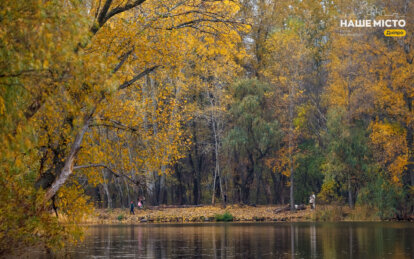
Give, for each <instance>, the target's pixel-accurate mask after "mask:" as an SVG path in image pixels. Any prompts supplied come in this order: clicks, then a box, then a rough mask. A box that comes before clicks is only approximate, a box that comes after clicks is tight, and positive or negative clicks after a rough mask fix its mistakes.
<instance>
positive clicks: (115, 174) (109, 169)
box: [73, 164, 140, 185]
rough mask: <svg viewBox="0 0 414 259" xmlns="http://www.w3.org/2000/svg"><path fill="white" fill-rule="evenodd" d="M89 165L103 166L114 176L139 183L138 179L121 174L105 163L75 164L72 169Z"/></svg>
mask: <svg viewBox="0 0 414 259" xmlns="http://www.w3.org/2000/svg"><path fill="white" fill-rule="evenodd" d="M90 167H103V168H106V169H107V170H108V171H109V172H110V173H111V174H113V175H114V176H115V177H124V178H125V179H127V180H128V181H130V182H131V183H133V184H135V185H139V184H140V182H139V181H135V180H133V179H131V178H130V177H128V176H127V175H124V174H121V173H118V172H116V171H115V170H113V169H112V168H110V167H109V166H107V165H105V164H88V165H77V166H74V167H73V170H78V169H84V168H90Z"/></svg>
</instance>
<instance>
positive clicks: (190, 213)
mask: <svg viewBox="0 0 414 259" xmlns="http://www.w3.org/2000/svg"><path fill="white" fill-rule="evenodd" d="M284 208H286V207H285V206H280V205H271V206H266V205H260V206H247V205H228V206H227V207H226V208H222V207H221V206H211V205H205V206H194V207H190V206H187V207H168V206H166V207H162V206H160V207H149V208H145V209H136V210H135V215H131V214H129V209H126V208H125V209H120V208H117V209H95V210H94V212H93V213H92V215H90V216H89V217H86V218H84V220H82V222H81V224H82V225H113V224H158V223H168V224H174V223H176V224H177V223H178V224H188V223H215V222H225V221H229V222H240V223H244V222H245V223H253V222H358V221H360V222H390V221H391V222H392V221H399V220H396V219H391V220H381V219H380V218H379V217H378V216H377V214H376V211H373V210H372V209H369V208H366V207H357V208H355V209H353V210H351V209H350V208H349V207H347V206H335V205H319V206H318V207H317V208H316V209H315V210H311V209H310V207H309V206H306V207H305V209H303V210H297V211H294V212H291V211H283V209H284ZM281 209H282V211H280V210H281ZM275 211H276V212H275ZM225 213H227V217H228V218H226V217H224V218H223V216H224V215H223V214H225ZM413 220H414V215H411V216H410V217H409V218H408V219H407V220H402V221H406V222H412V221H413Z"/></svg>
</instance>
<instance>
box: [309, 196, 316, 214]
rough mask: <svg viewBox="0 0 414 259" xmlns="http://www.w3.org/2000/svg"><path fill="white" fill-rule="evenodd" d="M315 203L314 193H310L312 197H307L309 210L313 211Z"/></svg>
mask: <svg viewBox="0 0 414 259" xmlns="http://www.w3.org/2000/svg"><path fill="white" fill-rule="evenodd" d="M315 203H316V196H315V193H312V195H311V196H310V197H309V204H310V205H311V209H312V210H314V209H315Z"/></svg>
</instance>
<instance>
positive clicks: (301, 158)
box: [294, 140, 324, 204]
mask: <svg viewBox="0 0 414 259" xmlns="http://www.w3.org/2000/svg"><path fill="white" fill-rule="evenodd" d="M323 162H324V156H323V152H322V150H321V149H320V148H319V147H318V146H317V145H316V143H315V142H314V141H313V140H308V141H307V142H304V143H303V144H301V145H300V146H299V152H298V153H297V155H296V163H297V167H296V170H295V174H294V181H295V186H296V188H295V202H296V203H298V204H299V203H304V204H307V203H308V202H309V196H310V195H311V194H312V193H318V192H319V191H320V189H321V186H322V182H323V174H322V171H321V166H322V163H323Z"/></svg>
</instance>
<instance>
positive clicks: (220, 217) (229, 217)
mask: <svg viewBox="0 0 414 259" xmlns="http://www.w3.org/2000/svg"><path fill="white" fill-rule="evenodd" d="M214 218H215V219H216V221H224V222H228V221H233V215H231V214H230V212H228V211H226V212H224V214H216V215H214Z"/></svg>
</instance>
